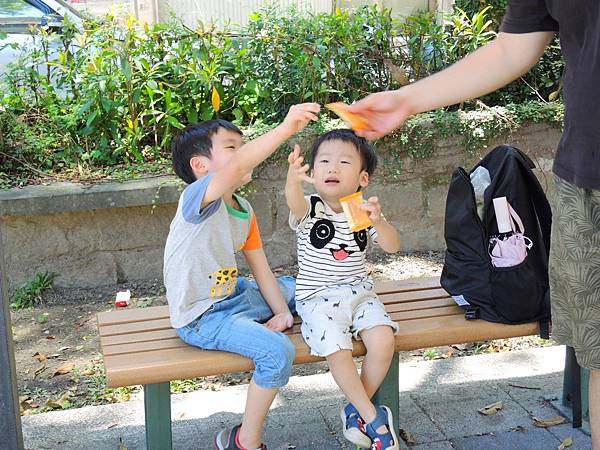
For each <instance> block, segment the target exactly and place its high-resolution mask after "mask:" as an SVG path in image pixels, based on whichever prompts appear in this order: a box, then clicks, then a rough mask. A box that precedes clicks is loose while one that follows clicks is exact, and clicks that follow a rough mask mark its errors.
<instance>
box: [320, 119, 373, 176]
mask: <svg viewBox="0 0 600 450" xmlns="http://www.w3.org/2000/svg"><path fill="white" fill-rule="evenodd" d="M326 141H343V142H350V143H351V144H354V146H355V147H356V150H358V153H359V154H360V159H361V163H362V165H361V170H366V171H367V173H368V174H369V176H371V175H373V173H374V172H375V169H376V168H377V153H375V149H374V148H373V146H372V145H371V144H370V143H369V141H367V140H366V139H365V138H363V137H360V136H357V135H356V134H355V133H354V131H352V130H350V129H347V128H340V129H339V130H332V131H328V132H327V133H325V134H322V135H321V136H319V137H318V138H317V140H316V141H315V142H314V144H313V145H312V148H311V151H310V169H311V170H312V169H313V168H314V165H315V160H316V159H317V153H319V147H321V144H322V143H323V142H326Z"/></svg>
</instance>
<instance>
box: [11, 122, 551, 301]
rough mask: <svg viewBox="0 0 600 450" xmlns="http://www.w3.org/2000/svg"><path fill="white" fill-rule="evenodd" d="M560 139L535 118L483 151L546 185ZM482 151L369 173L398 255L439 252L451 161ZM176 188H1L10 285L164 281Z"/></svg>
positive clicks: (140, 183)
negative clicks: (512, 159)
mask: <svg viewBox="0 0 600 450" xmlns="http://www.w3.org/2000/svg"><path fill="white" fill-rule="evenodd" d="M559 137H560V131H559V130H557V129H555V128H552V127H551V126H547V125H540V124H532V125H527V126H524V127H522V128H521V129H520V130H519V131H518V132H516V133H514V134H513V135H511V136H505V137H503V138H502V139H498V140H496V141H494V142H492V143H490V145H489V148H493V147H494V146H495V145H498V144H500V143H508V144H510V145H514V146H515V147H518V148H520V149H522V150H523V151H525V152H526V153H527V154H528V155H529V156H531V157H532V159H533V160H534V161H535V162H536V165H537V166H538V167H539V170H538V171H537V172H538V176H539V178H540V180H541V182H542V185H543V186H544V187H548V186H550V185H551V183H550V181H551V174H550V171H551V166H552V157H553V151H554V148H555V147H556V144H557V143H558V139H559ZM306 147H307V146H304V148H306ZM483 153H485V152H482V154H483ZM479 156H480V155H477V156H469V155H467V154H466V152H465V151H464V149H463V148H462V147H461V146H460V139H458V138H453V139H448V140H444V141H440V142H438V143H437V145H436V148H435V150H434V152H433V156H431V157H430V158H427V159H422V160H416V159H412V158H410V157H405V158H403V159H402V161H401V167H402V169H401V170H402V172H401V176H400V181H398V182H395V183H389V182H385V181H384V180H383V179H381V178H380V179H378V178H377V176H375V177H374V178H373V179H372V182H371V185H370V186H369V188H368V191H367V192H368V194H369V195H377V196H379V198H380V201H381V204H382V206H383V210H384V213H385V215H386V217H387V219H388V220H389V221H391V222H392V223H393V224H394V225H396V226H397V227H398V229H399V230H400V233H401V239H402V251H405V252H407V251H415V250H438V249H442V248H444V240H443V219H444V208H445V201H446V193H447V188H448V183H449V181H450V177H451V173H452V171H453V170H454V169H455V168H456V167H457V166H463V167H465V168H467V169H468V168H470V167H471V166H472V165H473V164H475V163H476V161H477V160H478V157H479ZM260 173H261V176H260V179H258V180H256V181H255V182H254V188H255V190H256V192H255V193H253V194H251V195H250V196H249V199H250V201H251V203H252V205H253V206H254V209H255V210H256V213H257V217H258V219H259V225H260V228H261V233H262V237H263V240H264V243H265V250H266V253H267V256H268V258H269V261H270V263H271V266H272V267H277V266H280V265H285V264H289V263H292V262H294V260H295V237H294V234H293V232H292V231H291V230H290V229H289V227H288V225H287V218H288V209H287V206H286V205H285V200H284V197H283V186H284V182H285V174H286V168H285V167H283V166H282V165H280V166H272V167H269V168H268V170H262V171H261V172H260ZM179 189H180V187H179V186H178V183H175V182H174V181H173V179H169V178H147V179H143V180H135V181H130V182H126V183H103V184H99V185H94V186H82V185H75V184H69V183H58V184H54V185H49V186H31V187H28V188H24V189H13V190H11V191H4V192H0V231H1V235H2V240H3V253H4V259H5V266H6V270H7V278H8V284H9V286H10V288H11V289H14V288H15V287H16V286H19V285H20V284H22V283H25V282H27V281H29V280H30V279H31V278H32V277H34V276H35V274H36V273H39V272H44V271H52V272H56V273H57V274H58V276H57V278H56V281H55V284H56V285H57V286H65V287H89V286H99V285H108V284H114V283H118V282H124V281H131V280H137V279H150V278H162V254H163V248H164V242H165V239H166V236H167V233H168V230H169V223H170V221H171V218H172V217H173V214H174V213H175V209H176V202H177V199H178V197H179ZM549 194H550V195H551V193H549ZM241 265H242V266H243V264H241Z"/></svg>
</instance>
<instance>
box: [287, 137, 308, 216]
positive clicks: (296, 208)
mask: <svg viewBox="0 0 600 450" xmlns="http://www.w3.org/2000/svg"><path fill="white" fill-rule="evenodd" d="M288 162H289V163H290V166H289V168H288V173H287V179H286V182H285V200H286V202H287V205H288V207H289V208H290V211H291V212H292V214H293V215H294V217H296V218H298V219H302V218H303V217H304V216H305V215H306V211H307V210H308V202H307V201H306V199H305V198H304V191H303V190H302V182H303V181H306V182H307V183H313V182H314V181H313V179H312V178H310V177H309V176H308V175H306V172H307V171H308V169H309V165H308V164H304V165H302V163H303V162H304V157H303V156H301V155H300V146H299V145H297V144H296V145H295V146H294V151H293V152H292V153H290V155H289V156H288Z"/></svg>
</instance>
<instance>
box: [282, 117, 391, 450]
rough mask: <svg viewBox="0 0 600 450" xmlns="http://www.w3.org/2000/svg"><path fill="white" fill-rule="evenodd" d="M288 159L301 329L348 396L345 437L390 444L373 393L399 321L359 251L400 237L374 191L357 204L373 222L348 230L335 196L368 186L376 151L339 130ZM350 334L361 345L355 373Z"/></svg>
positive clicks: (387, 448) (367, 444) (383, 409)
mask: <svg viewBox="0 0 600 450" xmlns="http://www.w3.org/2000/svg"><path fill="white" fill-rule="evenodd" d="M288 161H289V163H290V165H289V170H288V174H287V182H286V187H285V195H286V200H287V204H288V206H289V208H290V226H291V227H292V229H294V230H295V231H296V234H297V237H298V265H299V272H298V277H297V279H296V308H297V310H298V313H299V314H300V316H301V317H302V321H303V322H302V335H303V337H304V340H305V341H306V343H307V344H308V345H309V347H310V348H311V353H312V354H313V355H317V356H323V357H325V358H326V360H327V363H328V365H329V368H330V370H331V373H332V374H333V377H334V379H335V381H336V383H337V384H338V385H339V386H340V388H341V389H342V391H343V392H344V394H345V396H346V398H347V399H348V401H349V403H348V405H346V406H345V407H344V408H343V409H342V411H341V417H342V423H343V427H344V436H345V437H346V439H348V440H349V441H351V442H352V443H354V444H356V445H358V446H359V447H361V448H371V449H373V450H396V449H398V439H397V437H396V434H395V432H394V428H393V420H392V413H391V411H390V409H389V408H388V407H387V406H384V405H380V406H376V405H374V404H373V403H372V402H371V397H372V396H373V395H374V394H375V391H377V389H378V388H379V386H380V384H381V382H382V381H383V379H384V377H385V375H386V373H387V371H388V369H389V366H390V363H391V360H392V356H393V353H394V334H395V333H396V332H397V329H398V326H397V324H396V323H395V322H394V321H393V320H391V318H390V317H389V315H388V314H387V313H386V312H385V309H384V306H383V304H382V303H381V301H380V300H379V299H378V298H377V295H376V294H375V292H374V291H373V280H372V279H371V277H370V276H369V273H368V271H367V267H366V264H365V252H366V249H367V244H368V238H369V237H370V238H371V240H373V241H375V242H377V243H378V244H379V246H380V247H381V248H382V249H383V250H385V251H386V252H389V253H394V252H397V251H398V250H399V248H400V238H399V235H398V231H397V230H396V229H395V228H394V227H393V226H392V225H391V224H390V223H388V222H387V221H386V220H385V218H384V217H383V216H382V214H381V206H380V204H379V200H378V199H377V197H370V198H369V199H368V201H367V202H365V203H364V204H363V205H362V206H361V209H364V210H365V211H367V212H368V213H369V218H370V220H371V222H372V223H373V225H372V226H371V227H369V228H368V229H366V230H361V231H358V232H353V231H352V230H351V229H350V226H349V224H348V220H347V219H346V216H345V215H344V213H343V211H342V207H341V205H340V199H341V198H343V197H345V196H347V195H350V194H353V193H355V192H357V191H359V190H361V189H363V188H365V187H367V185H368V184H369V177H370V176H371V175H372V174H373V172H374V170H375V167H376V166H377V155H376V154H375V151H374V149H373V147H372V146H371V145H370V144H369V143H368V142H367V141H366V140H365V139H364V138H361V137H358V136H357V135H356V134H354V132H353V131H352V130H345V129H342V130H334V131H330V132H328V133H325V134H324V135H322V136H320V137H319V138H318V139H317V141H316V142H315V144H314V145H313V147H312V151H311V159H310V165H309V164H303V157H302V156H300V148H299V147H298V146H296V147H295V148H294V151H293V152H292V153H291V154H290V155H289V157H288ZM309 171H310V176H309V175H308V173H309ZM303 181H305V182H307V183H310V184H313V185H314V187H315V190H316V191H317V192H316V194H312V195H308V196H305V195H304V192H303V189H302V182H303ZM352 337H354V338H356V339H362V341H363V342H364V344H365V347H366V348H367V355H366V356H365V359H364V362H363V366H362V370H361V374H360V376H359V374H358V371H357V370H356V366H355V365H354V361H353V359H352Z"/></svg>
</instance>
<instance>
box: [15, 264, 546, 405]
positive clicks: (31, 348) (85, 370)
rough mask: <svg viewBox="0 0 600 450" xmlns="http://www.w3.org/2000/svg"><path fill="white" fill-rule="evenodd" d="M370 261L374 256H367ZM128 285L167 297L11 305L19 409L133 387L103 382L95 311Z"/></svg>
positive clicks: (470, 349)
mask: <svg viewBox="0 0 600 450" xmlns="http://www.w3.org/2000/svg"><path fill="white" fill-rule="evenodd" d="M372 260H373V258H372ZM442 263H443V253H441V252H428V253H413V254H410V255H406V254H405V255H402V254H400V255H386V256H379V257H375V258H374V261H373V263H372V270H373V277H374V278H375V279H384V280H385V279H387V280H394V279H406V278H413V277H422V276H435V275H438V276H439V274H440V272H441V267H442ZM295 269H296V268H295V267H282V268H277V269H275V272H276V274H278V275H280V274H294V273H295ZM125 289H129V290H130V291H131V294H132V302H131V305H130V306H129V307H130V308H131V307H148V306H156V305H162V304H166V299H165V295H164V287H163V285H162V280H145V281H136V282H131V283H125V284H122V285H115V286H104V287H100V288H94V289H59V288H55V289H51V290H48V291H47V292H46V293H45V294H44V296H43V301H42V303H41V306H39V307H35V308H32V309H23V310H18V311H12V312H11V317H12V322H13V339H14V350H15V358H16V364H17V378H18V382H19V392H20V396H21V399H20V400H21V408H22V413H23V414H34V413H37V412H43V411H48V410H52V409H64V408H71V407H79V406H84V405H90V404H102V403H108V402H117V401H126V400H128V399H129V398H131V396H134V395H136V393H137V392H138V391H139V388H137V387H132V388H119V389H115V390H112V389H105V386H104V374H103V369H102V362H101V361H102V359H101V358H102V357H101V354H100V344H99V338H98V332H97V328H96V314H97V313H98V312H101V311H107V310H110V309H113V308H115V307H114V305H113V303H114V297H115V294H116V292H118V291H120V290H125ZM537 345H549V343H548V341H541V340H539V339H538V338H535V337H530V338H520V339H512V340H508V339H507V340H503V341H494V342H491V343H478V344H470V345H463V346H453V347H445V348H438V349H424V350H421V351H418V352H404V353H402V354H401V360H404V361H407V360H411V359H414V360H423V359H434V358H446V357H451V356H460V355H466V354H472V353H478V352H483V351H505V350H511V349H517V348H526V347H531V346H537ZM294 370H295V374H296V375H304V374H311V373H319V372H325V371H327V368H326V366H325V364H324V363H315V364H308V365H301V366H297V367H295V369H294ZM248 380H249V374H248V373H244V374H234V375H226V376H221V377H207V378H205V379H196V380H186V381H181V382H175V383H173V385H172V390H173V391H174V392H187V391H190V390H194V389H202V388H204V389H218V387H219V386H220V385H227V384H237V383H242V382H247V381H248Z"/></svg>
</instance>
